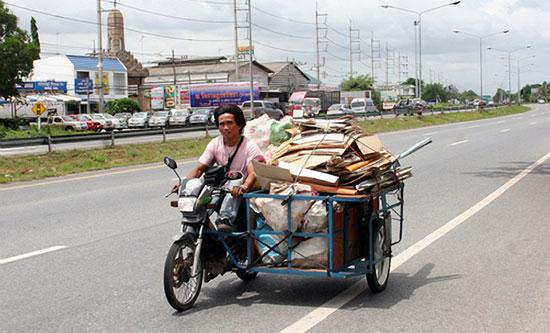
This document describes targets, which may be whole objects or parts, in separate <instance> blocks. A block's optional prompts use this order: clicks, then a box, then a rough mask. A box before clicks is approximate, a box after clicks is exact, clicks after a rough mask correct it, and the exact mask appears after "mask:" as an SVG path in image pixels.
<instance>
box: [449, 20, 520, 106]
mask: <svg viewBox="0 0 550 333" xmlns="http://www.w3.org/2000/svg"><path fill="white" fill-rule="evenodd" d="M453 32H454V33H455V34H464V35H467V36H470V37H475V38H478V39H479V98H480V99H483V39H485V38H487V37H490V36H494V35H497V34H507V33H508V32H510V30H508V29H506V30H502V31H498V32H494V33H491V34H488V35H484V36H480V35H477V34H473V33H470V32H465V31H460V30H457V29H455V30H453Z"/></svg>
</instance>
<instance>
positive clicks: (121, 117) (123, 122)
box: [115, 112, 132, 128]
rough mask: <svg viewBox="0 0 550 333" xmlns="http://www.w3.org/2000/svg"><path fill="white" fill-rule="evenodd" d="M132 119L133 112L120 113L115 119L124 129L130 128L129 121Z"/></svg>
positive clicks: (116, 114)
mask: <svg viewBox="0 0 550 333" xmlns="http://www.w3.org/2000/svg"><path fill="white" fill-rule="evenodd" d="M131 117H132V113H131V112H119V113H115V118H117V119H118V120H119V121H120V124H121V125H122V128H128V119H130V118H131Z"/></svg>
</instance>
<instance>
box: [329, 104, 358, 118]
mask: <svg viewBox="0 0 550 333" xmlns="http://www.w3.org/2000/svg"><path fill="white" fill-rule="evenodd" d="M350 114H353V112H352V111H351V109H350V108H348V107H346V105H345V104H332V105H331V106H329V108H328V110H327V116H333V117H335V116H346V115H350Z"/></svg>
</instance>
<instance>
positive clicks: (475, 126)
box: [466, 125, 479, 128]
mask: <svg viewBox="0 0 550 333" xmlns="http://www.w3.org/2000/svg"><path fill="white" fill-rule="evenodd" d="M477 127H479V125H474V126H469V127H466V128H477Z"/></svg>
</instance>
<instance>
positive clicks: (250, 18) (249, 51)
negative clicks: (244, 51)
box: [247, 0, 254, 111]
mask: <svg viewBox="0 0 550 333" xmlns="http://www.w3.org/2000/svg"><path fill="white" fill-rule="evenodd" d="M250 2H252V0H247V3H248V55H249V66H250V111H252V110H253V107H254V75H253V73H252V53H253V49H252V9H251V4H250Z"/></svg>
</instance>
